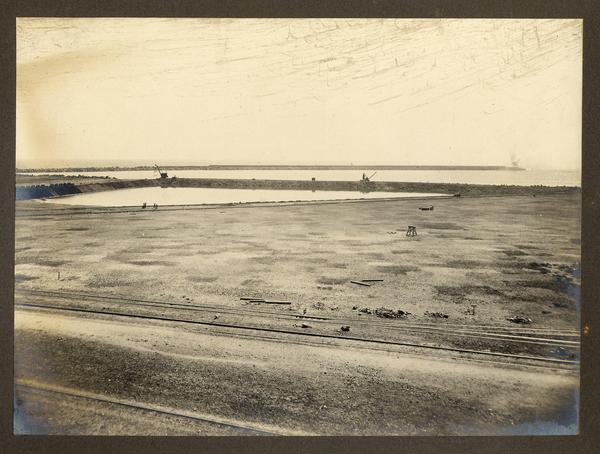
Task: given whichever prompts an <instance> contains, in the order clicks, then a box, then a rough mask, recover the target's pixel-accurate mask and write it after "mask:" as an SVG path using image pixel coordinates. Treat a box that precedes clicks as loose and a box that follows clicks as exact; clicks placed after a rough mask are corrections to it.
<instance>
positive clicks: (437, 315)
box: [425, 311, 448, 318]
mask: <svg viewBox="0 0 600 454" xmlns="http://www.w3.org/2000/svg"><path fill="white" fill-rule="evenodd" d="M425 315H428V316H429V317H434V318H448V314H444V313H443V312H429V311H425Z"/></svg>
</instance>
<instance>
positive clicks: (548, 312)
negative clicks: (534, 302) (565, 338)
mask: <svg viewBox="0 0 600 454" xmlns="http://www.w3.org/2000/svg"><path fill="white" fill-rule="evenodd" d="M551 313H552V312H550V311H542V314H551Z"/></svg>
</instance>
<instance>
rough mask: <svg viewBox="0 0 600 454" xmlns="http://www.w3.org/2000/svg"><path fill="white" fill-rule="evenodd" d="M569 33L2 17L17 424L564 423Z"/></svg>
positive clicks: (576, 361) (332, 426)
mask: <svg viewBox="0 0 600 454" xmlns="http://www.w3.org/2000/svg"><path fill="white" fill-rule="evenodd" d="M582 38H583V20H582V19H572V18H571V19H560V18H549V19H450V18H436V19H425V18H424V19H409V18H396V19H394V18H385V19H376V18H360V19H359V18H321V19H318V18H304V19H301V18H294V19H293V18H285V19H284V18H252V19H251V18H183V17H182V18H166V17H163V18H142V17H138V18H136V17H102V18H101V17H18V18H17V20H16V101H15V102H16V137H15V141H16V146H15V150H16V151H15V157H16V169H15V172H16V178H15V184H16V187H15V199H16V200H15V214H14V216H15V220H14V229H15V230H14V232H15V244H14V247H15V255H14V263H15V266H14V411H13V431H14V434H16V435H138V436H165V435H176V436H448V435H453V436H481V435H486V436H500V435H502V436H515V435H536V436H541V435H577V434H579V432H580V430H579V427H580V420H579V412H580V339H581V335H582V330H581V290H580V289H581V239H582V235H581V215H582V212H581V211H582V208H581V207H582V190H581V187H582V183H581V180H582V178H581V170H582V63H583V57H582V54H583V46H582ZM11 168H12V164H11ZM11 184H12V183H11ZM586 189H587V186H586ZM11 222H12V221H11ZM586 269H587V268H586ZM11 272H12V271H11ZM586 282H587V278H586ZM586 330H589V327H586V328H584V329H583V334H587V333H586V332H585V331H586Z"/></svg>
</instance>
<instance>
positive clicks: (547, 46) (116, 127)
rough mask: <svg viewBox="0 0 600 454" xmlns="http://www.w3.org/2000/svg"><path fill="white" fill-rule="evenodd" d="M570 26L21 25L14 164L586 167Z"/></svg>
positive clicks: (575, 31) (304, 22)
mask: <svg viewBox="0 0 600 454" xmlns="http://www.w3.org/2000/svg"><path fill="white" fill-rule="evenodd" d="M581 38H582V22H581V21H580V20H413V19H384V20H377V19H368V20H355V19H276V20H273V19H251V20H249V19H84V18H81V19H79V18H78V19H56V18H32V19H29V18H21V19H18V20H17V137H16V142H17V150H16V153H17V164H18V165H28V166H52V165H68V164H74V165H76V164H78V163H82V162H93V163H96V164H114V163H121V162H124V161H122V160H126V161H128V163H139V164H143V163H152V162H155V161H156V162H161V163H164V164H183V163H189V164H205V163H232V162H239V163H288V162H289V163H306V164H329V163H340V164H350V163H354V164H366V163H373V164H378V163H383V164H474V165H475V164H490V165H492V164H497V165H509V164H510V162H511V158H510V156H511V154H513V155H515V156H516V157H517V158H518V159H520V163H521V165H523V166H525V167H529V168H564V169H576V168H579V167H580V164H581V58H582V53H581V45H582V41H581Z"/></svg>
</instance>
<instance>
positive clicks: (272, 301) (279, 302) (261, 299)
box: [184, 296, 292, 304]
mask: <svg viewBox="0 0 600 454" xmlns="http://www.w3.org/2000/svg"><path fill="white" fill-rule="evenodd" d="M184 298H185V297H184ZM240 300H242V301H248V302H249V303H264V304H292V303H291V301H274V300H266V299H263V298H254V297H249V296H242V297H241V298H240Z"/></svg>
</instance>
